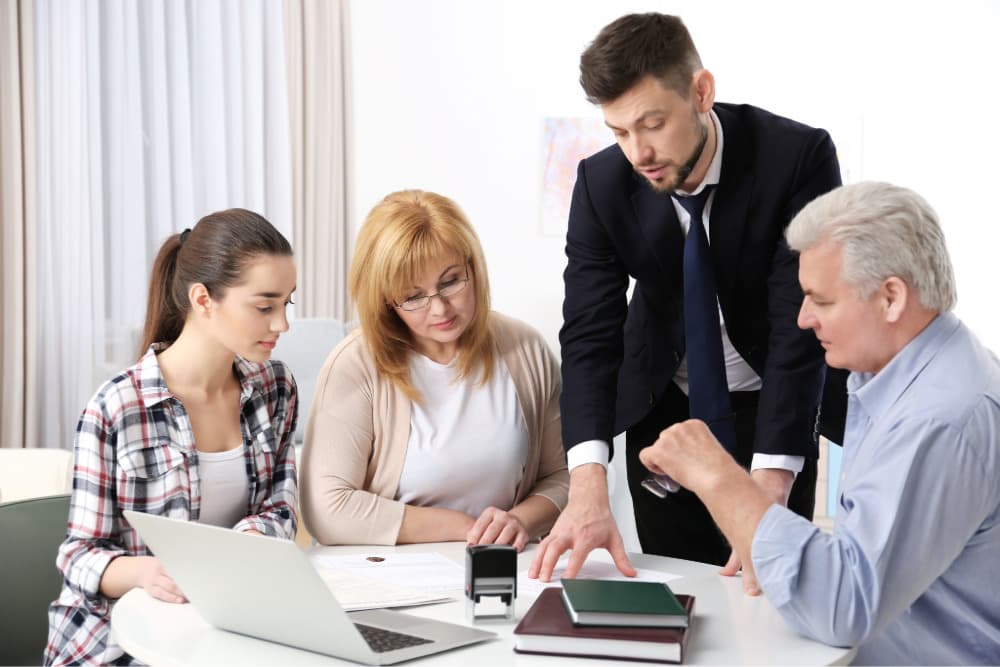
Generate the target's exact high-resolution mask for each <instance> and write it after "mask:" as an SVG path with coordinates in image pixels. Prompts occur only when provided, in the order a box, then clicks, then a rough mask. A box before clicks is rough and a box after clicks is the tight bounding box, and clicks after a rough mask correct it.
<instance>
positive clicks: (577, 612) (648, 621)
mask: <svg viewBox="0 0 1000 667" xmlns="http://www.w3.org/2000/svg"><path fill="white" fill-rule="evenodd" d="M562 587H563V591H562V597H563V603H564V604H565V605H566V611H567V612H568V613H569V616H570V618H571V619H572V621H573V623H575V624H577V625H617V626H632V627H647V628H686V627H687V626H688V612H687V610H686V609H685V608H684V605H682V604H681V603H680V602H679V601H678V600H677V596H675V595H674V593H673V591H671V590H670V587H669V586H667V585H666V584H664V583H658V582H652V581H619V580H609V579H563V580H562Z"/></svg>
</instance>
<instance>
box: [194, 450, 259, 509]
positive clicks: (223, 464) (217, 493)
mask: <svg viewBox="0 0 1000 667" xmlns="http://www.w3.org/2000/svg"><path fill="white" fill-rule="evenodd" d="M198 475H199V477H200V478H201V512H200V514H199V515H198V522H199V523H210V524H212V525H213V526H223V527H224V528H232V527H233V526H235V525H236V524H237V523H239V521H240V519H243V518H244V517H246V515H247V504H248V503H249V501H250V484H249V482H248V481H247V464H246V459H245V457H244V456H243V445H242V444H240V446H239V447H235V448H233V449H228V450H226V451H224V452H198Z"/></svg>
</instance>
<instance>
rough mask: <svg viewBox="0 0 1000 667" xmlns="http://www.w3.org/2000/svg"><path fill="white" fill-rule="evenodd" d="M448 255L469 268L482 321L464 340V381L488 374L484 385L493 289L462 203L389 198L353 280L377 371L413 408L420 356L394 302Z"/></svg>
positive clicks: (361, 243) (477, 319)
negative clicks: (413, 372) (415, 363)
mask: <svg viewBox="0 0 1000 667" xmlns="http://www.w3.org/2000/svg"><path fill="white" fill-rule="evenodd" d="M449 255H457V256H458V257H460V258H461V259H462V260H463V261H465V262H466V263H467V267H468V271H469V277H470V278H473V280H472V284H473V286H474V287H473V288H474V289H475V293H476V311H475V314H474V315H473V317H472V321H471V322H470V323H469V326H468V328H466V330H465V331H464V332H463V333H462V335H461V337H460V338H459V339H458V363H457V368H458V377H459V378H462V379H465V378H471V377H472V376H473V374H474V373H475V372H476V371H477V370H478V369H480V368H481V370H482V375H481V382H482V383H483V384H485V383H486V382H488V381H489V380H490V378H491V377H492V376H493V370H494V366H495V364H496V350H495V346H494V340H493V333H492V327H491V326H490V318H491V314H490V313H491V310H490V283H489V278H488V277H487V275H486V259H485V257H484V256H483V248H482V246H481V245H480V243H479V237H478V236H476V232H475V231H473V229H472V225H470V224H469V221H468V219H467V218H466V217H465V214H464V213H462V210H461V209H460V208H459V207H458V205H457V204H456V203H455V202H453V201H452V200H451V199H448V198H447V197H444V196H442V195H439V194H435V193H433V192H424V191H422V190H402V191H400V192H393V193H392V194H390V195H387V196H386V197H385V199H383V200H382V201H381V202H379V203H378V204H376V205H375V207H374V208H373V209H372V210H371V212H370V213H369V214H368V217H367V218H366V219H365V222H364V224H363V225H362V226H361V231H360V232H359V233H358V240H357V244H356V245H355V247H354V257H353V258H352V260H351V268H350V271H349V272H348V278H347V282H348V291H349V293H350V296H351V301H353V302H354V305H355V307H356V308H357V312H358V320H359V321H360V324H361V333H362V334H363V336H364V338H365V342H366V344H367V345H368V349H369V350H370V351H371V353H372V356H373V357H374V359H375V367H376V369H377V370H378V372H379V373H380V374H382V375H383V376H385V377H387V378H389V380H391V381H392V383H393V384H394V385H396V387H398V388H399V389H400V390H401V391H403V392H404V393H405V394H406V395H407V396H408V397H409V398H410V399H411V400H414V401H419V400H420V393H419V392H418V391H417V390H416V389H415V388H414V387H413V385H412V384H411V383H410V355H411V354H413V353H414V351H415V349H416V348H415V345H414V341H413V334H412V332H411V331H410V328H409V327H408V326H407V325H406V323H405V322H403V320H402V319H401V318H400V317H399V314H398V313H397V312H396V308H395V307H394V302H393V300H394V299H396V298H398V297H399V296H400V295H401V294H404V293H405V292H406V290H409V289H411V288H412V286H413V285H414V284H415V283H416V282H417V280H419V279H420V277H421V275H422V274H423V273H424V272H425V271H426V270H427V268H428V266H430V265H432V264H433V263H435V262H439V261H441V260H442V259H444V258H446V257H448V256H449Z"/></svg>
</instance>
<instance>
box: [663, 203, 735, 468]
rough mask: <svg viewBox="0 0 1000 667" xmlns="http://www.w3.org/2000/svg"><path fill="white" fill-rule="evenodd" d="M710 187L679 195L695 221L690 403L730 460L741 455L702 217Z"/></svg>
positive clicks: (687, 246) (689, 259)
mask: <svg viewBox="0 0 1000 667" xmlns="http://www.w3.org/2000/svg"><path fill="white" fill-rule="evenodd" d="M710 191H711V186H707V187H705V189H703V190H702V191H701V193H700V194H697V195H692V196H689V197H684V196H681V195H675V199H676V200H677V202H678V203H679V204H680V205H681V206H683V207H684V210H686V211H687V212H688V213H689V214H690V215H691V225H690V227H689V229H688V235H687V239H686V240H685V241H684V346H685V348H686V350H687V370H688V402H689V403H690V410H691V418H692V419H701V420H702V421H704V422H705V423H707V424H708V426H709V428H711V429H712V433H713V434H714V435H715V437H716V438H717V439H718V440H719V442H721V443H722V445H723V447H725V448H726V449H727V450H729V452H730V453H731V454H734V453H735V452H736V427H735V424H734V423H733V419H732V412H733V409H732V404H731V402H730V400H729V386H728V383H727V381H726V364H725V358H724V356H723V352H722V328H721V327H720V326H719V306H718V301H717V299H718V297H717V293H716V290H715V270H714V268H713V266H712V253H711V250H710V249H709V245H708V235H707V234H706V233H705V225H704V222H703V221H702V211H704V209H705V201H706V200H707V199H708V194H709V192H710Z"/></svg>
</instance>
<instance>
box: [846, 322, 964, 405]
mask: <svg viewBox="0 0 1000 667" xmlns="http://www.w3.org/2000/svg"><path fill="white" fill-rule="evenodd" d="M959 324H960V322H959V319H958V318H957V317H956V316H955V315H954V314H953V313H940V314H939V315H938V316H937V317H935V318H934V319H933V320H931V322H930V324H928V325H927V326H926V327H924V330H923V331H921V332H920V333H918V334H917V335H916V336H915V337H914V338H913V340H911V341H910V342H909V343H907V344H906V345H905V346H904V347H903V349H902V350H900V351H899V352H897V353H896V356H894V357H893V358H892V359H891V360H890V361H889V363H888V364H886V365H885V368H883V369H882V370H881V371H879V372H878V373H860V372H852V373H851V374H850V376H848V378H847V391H848V393H850V394H853V395H854V397H855V398H856V399H857V400H858V401H859V402H860V404H861V406H862V407H863V408H864V410H865V412H866V413H868V416H869V417H870V418H871V419H872V420H873V421H877V420H878V418H879V417H881V416H882V415H883V414H885V412H886V411H888V410H889V408H891V407H892V405H893V404H894V403H895V402H896V400H897V399H898V398H899V397H900V396H901V395H902V394H903V392H904V391H906V388H907V387H909V386H910V384H912V383H913V381H914V380H915V379H916V377H917V376H918V375H919V374H920V372H921V371H922V370H923V369H924V367H925V366H927V364H928V363H930V362H931V360H932V359H933V358H934V357H935V356H937V353H938V351H939V350H940V349H941V346H942V344H943V343H944V341H945V340H947V339H948V338H949V337H951V335H952V334H953V333H954V332H955V330H956V329H957V328H958V326H959Z"/></svg>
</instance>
